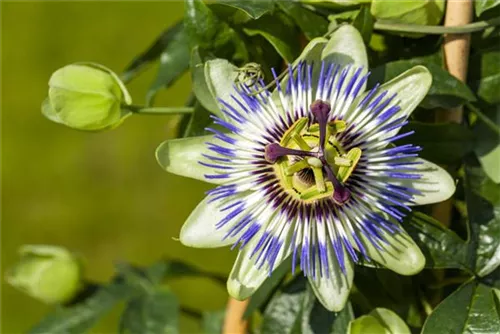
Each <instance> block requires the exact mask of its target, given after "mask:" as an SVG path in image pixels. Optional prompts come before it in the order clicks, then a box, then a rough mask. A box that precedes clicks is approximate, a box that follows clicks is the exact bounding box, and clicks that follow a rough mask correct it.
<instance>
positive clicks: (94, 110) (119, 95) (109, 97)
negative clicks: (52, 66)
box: [42, 63, 132, 131]
mask: <svg viewBox="0 0 500 334" xmlns="http://www.w3.org/2000/svg"><path fill="white" fill-rule="evenodd" d="M131 103H132V98H131V97H130V94H129V93H128V91H127V89H126V87H125V85H124V84H123V82H121V80H120V79H119V78H118V76H117V75H116V74H115V73H113V72H112V71H111V70H110V69H108V68H106V67H104V66H102V65H99V64H94V63H76V64H71V65H68V66H65V67H63V68H60V69H58V70H57V71H55V72H54V73H53V74H52V76H51V77H50V80H49V96H48V97H47V98H46V99H45V101H44V102H43V103H42V114H43V115H44V116H45V117H47V118H48V119H50V120H51V121H54V122H56V123H60V124H64V125H67V126H69V127H70V128H74V129H78V130H86V131H97V130H106V129H111V128H114V127H116V126H118V125H119V124H120V123H121V122H122V121H123V120H124V119H125V118H126V117H127V116H129V115H130V111H128V110H124V109H122V106H123V105H130V104H131Z"/></svg>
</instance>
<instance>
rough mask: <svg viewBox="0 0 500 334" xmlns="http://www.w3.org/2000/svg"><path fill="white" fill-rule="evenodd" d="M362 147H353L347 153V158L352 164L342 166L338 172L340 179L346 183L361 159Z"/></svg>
mask: <svg viewBox="0 0 500 334" xmlns="http://www.w3.org/2000/svg"><path fill="white" fill-rule="evenodd" d="M361 152H362V151H361V149H360V148H359V147H355V148H353V149H351V150H350V151H349V152H347V154H346V155H345V156H346V158H347V159H349V160H350V161H351V165H350V166H349V167H344V166H341V167H340V168H339V170H338V172H337V177H338V179H339V180H340V181H341V182H342V183H344V182H345V181H347V179H348V178H349V176H351V174H352V171H353V170H354V167H356V165H357V164H358V161H359V159H360V158H361Z"/></svg>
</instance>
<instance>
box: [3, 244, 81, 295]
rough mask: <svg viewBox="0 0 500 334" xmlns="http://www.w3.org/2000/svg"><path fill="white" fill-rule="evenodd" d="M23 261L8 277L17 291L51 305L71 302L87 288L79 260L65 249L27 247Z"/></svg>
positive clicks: (22, 253) (41, 246)
mask: <svg viewBox="0 0 500 334" xmlns="http://www.w3.org/2000/svg"><path fill="white" fill-rule="evenodd" d="M19 254H20V256H21V260H20V261H19V262H18V263H17V264H16V265H15V266H14V268H12V269H10V270H9V271H8V273H7V277H6V280H7V282H8V283H9V284H11V285H12V286H14V287H15V288H17V289H19V290H21V291H23V292H24V293H26V294H28V295H30V296H31V297H33V298H36V299H39V300H41V301H43V302H45V303H47V304H62V303H65V302H68V301H70V300H71V299H72V298H74V297H75V296H76V295H77V294H78V293H79V292H80V290H81V288H82V286H83V281H82V276H83V270H82V266H81V263H80V261H79V260H78V258H77V257H76V256H75V255H73V254H71V253H70V252H69V251H68V250H66V249H64V248H62V247H56V246H48V245H25V246H23V247H21V249H20V250H19Z"/></svg>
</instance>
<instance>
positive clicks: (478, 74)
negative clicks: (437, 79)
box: [467, 44, 500, 104]
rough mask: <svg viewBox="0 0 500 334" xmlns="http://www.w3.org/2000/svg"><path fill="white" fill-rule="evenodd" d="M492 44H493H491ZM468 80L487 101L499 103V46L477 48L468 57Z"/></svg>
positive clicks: (478, 94)
mask: <svg viewBox="0 0 500 334" xmlns="http://www.w3.org/2000/svg"><path fill="white" fill-rule="evenodd" d="M493 45H494V44H493ZM469 62H470V69H469V78H468V80H467V81H468V82H469V85H470V86H471V87H473V89H474V90H475V92H476V94H477V96H479V97H480V98H481V99H483V100H484V101H486V102H487V103H491V104H496V103H500V94H498V87H499V86H500V47H498V46H494V47H491V48H489V49H486V50H479V51H478V52H477V53H475V54H474V55H472V56H471V58H470V61H469Z"/></svg>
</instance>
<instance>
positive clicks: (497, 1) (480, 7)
mask: <svg viewBox="0 0 500 334" xmlns="http://www.w3.org/2000/svg"><path fill="white" fill-rule="evenodd" d="M498 5H500V0H475V1H474V9H475V11H476V16H480V15H481V14H482V13H484V12H485V11H487V10H488V9H492V8H495V7H497V6H498Z"/></svg>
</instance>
